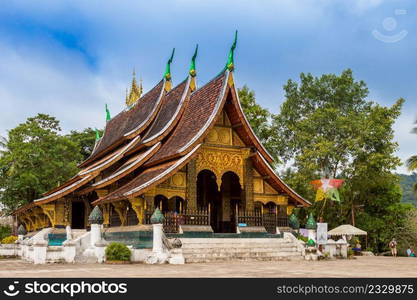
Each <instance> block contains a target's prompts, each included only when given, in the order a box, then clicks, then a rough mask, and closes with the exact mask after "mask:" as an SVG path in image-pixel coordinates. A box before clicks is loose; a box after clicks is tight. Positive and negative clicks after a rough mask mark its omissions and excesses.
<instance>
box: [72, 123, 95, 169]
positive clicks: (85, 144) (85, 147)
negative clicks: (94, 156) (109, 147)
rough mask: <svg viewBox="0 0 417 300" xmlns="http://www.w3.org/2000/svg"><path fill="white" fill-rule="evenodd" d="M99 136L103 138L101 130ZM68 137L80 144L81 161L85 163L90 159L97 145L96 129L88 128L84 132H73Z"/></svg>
mask: <svg viewBox="0 0 417 300" xmlns="http://www.w3.org/2000/svg"><path fill="white" fill-rule="evenodd" d="M99 134H100V136H102V135H103V131H102V130H99ZM67 136H68V137H69V138H70V139H71V140H72V141H74V142H75V143H77V144H78V146H79V149H80V154H81V161H84V160H86V159H87V158H88V157H90V155H91V153H92V152H93V149H94V145H95V143H96V132H95V130H94V129H92V128H90V127H88V128H86V129H84V130H83V131H76V130H72V131H71V132H70V134H68V135H67ZM81 161H79V162H81Z"/></svg>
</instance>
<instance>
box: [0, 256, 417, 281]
mask: <svg viewBox="0 0 417 300" xmlns="http://www.w3.org/2000/svg"><path fill="white" fill-rule="evenodd" d="M0 277H9V278H10V277H35V278H36V277H108V278H110V277H251V278H253V277H417V258H407V257H398V258H392V257H358V258H357V259H353V260H332V261H316V262H310V261H277V262H228V263H209V264H208V263H207V264H186V265H145V264H131V265H107V264H88V265H87V264H49V265H33V264H30V263H27V262H22V261H20V260H0Z"/></svg>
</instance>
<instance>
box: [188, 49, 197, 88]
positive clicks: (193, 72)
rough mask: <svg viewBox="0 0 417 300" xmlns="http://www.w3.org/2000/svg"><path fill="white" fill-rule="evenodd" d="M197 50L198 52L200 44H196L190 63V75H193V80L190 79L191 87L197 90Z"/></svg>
mask: <svg viewBox="0 0 417 300" xmlns="http://www.w3.org/2000/svg"><path fill="white" fill-rule="evenodd" d="M197 52H198V44H197V45H196V46H195V50H194V54H193V56H192V57H191V63H190V72H189V74H190V76H191V81H190V89H191V91H192V92H193V91H195V90H196V89H197V82H196V78H195V77H196V75H197V72H196V68H195V59H196V58H197Z"/></svg>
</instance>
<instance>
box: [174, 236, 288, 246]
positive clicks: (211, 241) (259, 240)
mask: <svg viewBox="0 0 417 300" xmlns="http://www.w3.org/2000/svg"><path fill="white" fill-rule="evenodd" d="M180 240H181V241H184V242H187V243H197V244H201V243H205V244H216V243H288V242H292V241H289V240H286V239H283V238H182V237H181V238H180Z"/></svg>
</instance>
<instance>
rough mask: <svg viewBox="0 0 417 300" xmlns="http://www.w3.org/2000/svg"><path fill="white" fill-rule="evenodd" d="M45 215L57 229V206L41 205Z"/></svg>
mask: <svg viewBox="0 0 417 300" xmlns="http://www.w3.org/2000/svg"><path fill="white" fill-rule="evenodd" d="M41 208H42V211H43V213H44V214H45V215H46V216H47V217H48V219H49V223H51V227H55V204H43V205H41Z"/></svg>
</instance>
